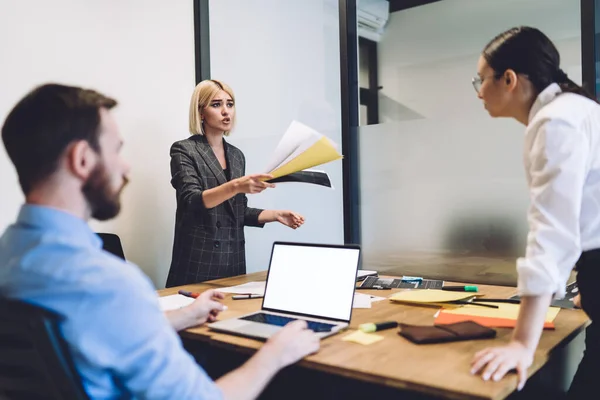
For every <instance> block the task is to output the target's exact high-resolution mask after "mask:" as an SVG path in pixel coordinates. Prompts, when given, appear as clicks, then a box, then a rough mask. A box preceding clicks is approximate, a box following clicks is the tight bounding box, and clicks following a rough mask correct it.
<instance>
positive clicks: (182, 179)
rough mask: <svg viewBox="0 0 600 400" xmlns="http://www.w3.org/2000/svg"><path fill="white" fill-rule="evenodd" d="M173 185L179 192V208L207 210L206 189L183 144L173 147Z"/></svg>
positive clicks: (176, 144)
mask: <svg viewBox="0 0 600 400" xmlns="http://www.w3.org/2000/svg"><path fill="white" fill-rule="evenodd" d="M170 154H171V185H172V186H173V187H174V188H175V190H176V192H177V206H178V207H184V208H187V209H191V210H196V211H203V210H206V206H205V205H204V199H203V197H202V192H203V191H204V190H205V188H204V187H203V185H202V181H201V180H200V177H199V176H198V173H197V172H196V168H195V167H194V164H193V162H192V157H191V156H190V154H189V153H188V151H187V150H186V149H185V147H184V146H183V145H182V144H181V143H179V142H178V143H174V144H173V146H171V151H170Z"/></svg>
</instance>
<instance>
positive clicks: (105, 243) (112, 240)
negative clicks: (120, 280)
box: [96, 233, 125, 260]
mask: <svg viewBox="0 0 600 400" xmlns="http://www.w3.org/2000/svg"><path fill="white" fill-rule="evenodd" d="M96 235H98V236H99V237H100V239H102V248H103V249H104V250H106V251H108V252H109V253H112V254H114V255H115V256H117V257H121V258H122V259H123V260H124V259H125V253H123V246H121V239H119V236H117V235H115V234H114V233H96Z"/></svg>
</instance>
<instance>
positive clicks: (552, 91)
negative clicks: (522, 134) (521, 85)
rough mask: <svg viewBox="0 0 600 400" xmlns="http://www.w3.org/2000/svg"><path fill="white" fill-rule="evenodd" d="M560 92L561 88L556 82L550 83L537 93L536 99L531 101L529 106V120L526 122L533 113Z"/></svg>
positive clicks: (533, 115) (531, 117)
mask: <svg viewBox="0 0 600 400" xmlns="http://www.w3.org/2000/svg"><path fill="white" fill-rule="evenodd" d="M561 93H562V89H561V88H560V86H558V83H551V84H549V85H548V86H546V89H544V90H542V91H541V92H540V94H539V95H538V97H537V99H535V101H534V102H533V105H532V106H531V110H529V120H528V123H529V122H531V120H532V119H533V117H535V114H537V112H538V111H540V109H541V108H542V107H544V106H545V105H546V104H548V103H550V102H551V101H552V100H554V99H555V98H556V96H558V95H559V94H561Z"/></svg>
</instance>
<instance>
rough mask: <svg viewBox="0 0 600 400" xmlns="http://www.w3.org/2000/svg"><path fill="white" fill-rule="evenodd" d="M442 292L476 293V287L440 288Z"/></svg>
mask: <svg viewBox="0 0 600 400" xmlns="http://www.w3.org/2000/svg"><path fill="white" fill-rule="evenodd" d="M442 290H450V291H453V292H477V290H478V289H477V286H442Z"/></svg>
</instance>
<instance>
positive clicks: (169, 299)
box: [158, 294, 194, 311]
mask: <svg viewBox="0 0 600 400" xmlns="http://www.w3.org/2000/svg"><path fill="white" fill-rule="evenodd" d="M193 302H194V299H192V298H191V297H187V296H184V295H182V294H172V295H170V296H163V297H159V298H158V303H159V304H160V309H161V310H163V311H170V310H177V309H179V308H182V307H185V306H188V305H190V304H192V303H193Z"/></svg>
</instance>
